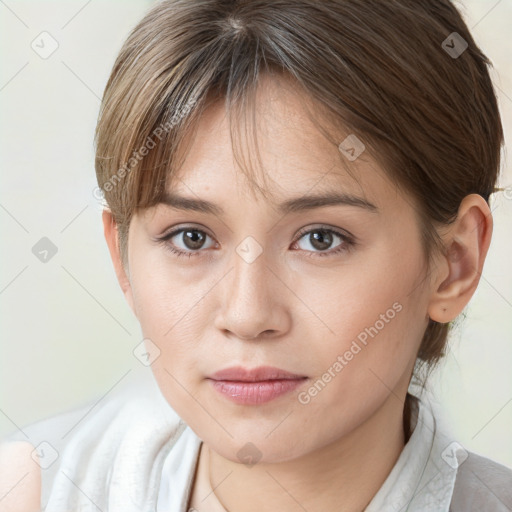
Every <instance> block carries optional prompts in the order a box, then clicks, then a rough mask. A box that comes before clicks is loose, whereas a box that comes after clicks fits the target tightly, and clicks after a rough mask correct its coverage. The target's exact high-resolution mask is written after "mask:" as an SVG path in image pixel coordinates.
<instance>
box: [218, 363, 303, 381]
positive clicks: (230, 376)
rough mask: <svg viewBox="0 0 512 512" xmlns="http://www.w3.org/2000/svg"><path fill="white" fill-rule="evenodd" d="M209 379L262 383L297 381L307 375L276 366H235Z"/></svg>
mask: <svg viewBox="0 0 512 512" xmlns="http://www.w3.org/2000/svg"><path fill="white" fill-rule="evenodd" d="M208 378H209V379H212V380H217V381H236V382H261V381H268V380H297V379H305V378H307V377H306V376H305V375H298V374H296V373H290V372H287V371H286V370H282V369H280V368H276V367H274V366H259V367H257V368H252V369H248V368H244V367H242V366H233V367H231V368H225V369H224V370H220V371H218V372H215V373H214V374H213V375H211V376H210V377H208Z"/></svg>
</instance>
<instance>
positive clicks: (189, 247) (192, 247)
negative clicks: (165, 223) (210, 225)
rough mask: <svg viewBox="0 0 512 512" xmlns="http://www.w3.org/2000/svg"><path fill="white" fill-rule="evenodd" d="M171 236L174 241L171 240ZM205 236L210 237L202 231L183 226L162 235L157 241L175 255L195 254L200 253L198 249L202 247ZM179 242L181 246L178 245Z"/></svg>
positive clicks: (188, 255) (189, 255)
mask: <svg viewBox="0 0 512 512" xmlns="http://www.w3.org/2000/svg"><path fill="white" fill-rule="evenodd" d="M173 238H176V241H173V242H171V240H172V239H173ZM207 238H211V237H210V236H209V235H208V234H207V233H205V232H204V231H202V230H200V229H197V228H193V227H184V228H180V229H177V230H174V231H171V232H170V233H168V234H166V235H164V236H163V237H161V238H159V239H158V241H159V242H161V243H163V244H164V245H165V247H166V248H167V249H169V250H170V251H171V252H172V253H174V254H176V255H177V256H187V257H189V258H190V257H191V256H196V255H198V254H200V249H204V248H205V247H204V243H205V240H206V239H207ZM180 244H181V247H180Z"/></svg>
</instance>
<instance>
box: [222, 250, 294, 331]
mask: <svg viewBox="0 0 512 512" xmlns="http://www.w3.org/2000/svg"><path fill="white" fill-rule="evenodd" d="M230 268H231V271H230V272H229V274H228V275H227V276H226V278H225V279H223V280H222V281H221V283H219V286H220V287H221V293H220V297H221V304H220V305H219V309H218V314H217V317H216V320H215V326H216V328H217V329H219V330H221V331H223V332H224V333H225V334H226V335H230V336H231V337H234V338H239V339H241V340H255V339H258V338H265V339H268V338H269V337H278V336H281V335H283V334H284V333H285V332H287V330H288V329H289V328H290V324H291V317H290V312H289V309H288V306H287V303H286V301H287V297H288V298H289V293H290V292H289V291H288V292H287V287H286V285H285V284H284V283H283V281H282V280H281V278H280V276H278V275H277V274H276V272H275V270H273V269H271V268H270V267H269V266H268V265H267V258H266V256H265V252H263V253H262V254H260V255H259V256H258V257H257V258H256V259H255V260H254V261H252V262H248V261H246V260H244V259H243V258H242V257H240V256H239V255H238V254H237V253H236V252H235V254H234V257H233V259H232V266H231V267H230Z"/></svg>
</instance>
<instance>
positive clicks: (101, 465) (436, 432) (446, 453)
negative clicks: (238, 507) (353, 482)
mask: <svg viewBox="0 0 512 512" xmlns="http://www.w3.org/2000/svg"><path fill="white" fill-rule="evenodd" d="M410 392H411V393H412V394H415V393H414V390H413V389H412V388H410ZM416 396H418V395H416ZM421 400H422V401H421V402H420V407H419V411H418V421H417V423H416V426H415V428H414V431H413V433H412V436H411V438H410V439H409V441H408V443H407V444H406V445H405V447H404V449H403V451H402V453H401V454H400V456H399V458H398V460H397V462H396V464H395V466H394V467H393V469H392V471H391V473H390V474H389V476H388V478H387V479H386V481H385V482H384V484H383V485H382V487H381V489H380V490H379V491H378V493H377V494H376V495H375V496H374V498H373V500H372V501H371V503H370V504H369V505H368V507H367V508H366V511H367V512H376V511H379V512H386V511H390V512H391V511H392V512H397V511H398V510H399V511H400V512H413V511H421V512H425V511H436V512H442V511H446V512H448V511H449V512H468V511H471V512H473V511H475V512H476V511H478V512H481V511H482V510H486V512H490V511H491V512H498V511H499V512H501V511H503V512H506V511H510V510H512V470H510V469H508V468H506V467H505V466H502V465H500V464H498V463H496V462H494V461H492V460H490V459H486V458H484V457H480V456H479V455H476V454H473V453H471V452H466V451H465V450H464V449H463V448H462V447H461V446H460V445H459V444H457V443H455V442H454V441H453V438H452V437H451V436H450V435H449V434H447V433H446V432H447V430H446V429H445V428H444V427H443V426H442V425H441V424H440V423H441V422H440V420H439V415H438V414H437V413H435V412H434V407H433V406H432V404H431V403H430V402H429V400H428V399H427V398H423V397H422V398H421ZM10 440H11V441H20V440H21V441H29V442H31V443H32V444H33V445H34V446H35V447H36V450H37V451H38V453H39V454H40V465H41V468H42V469H41V475H42V497H41V510H43V511H45V512H70V511H71V510H73V511H78V510H80V512H89V511H91V512H97V511H98V509H99V510H102V511H103V512H187V509H186V507H187V505H188V501H189V497H190V495H191V491H192V484H193V479H194V474H195V469H196V465H197V462H198V456H199V453H200V448H201V445H202V441H201V440H200V439H199V438H198V437H197V435H196V434H195V433H194V432H193V431H192V429H191V428H190V427H188V426H187V425H186V424H185V423H184V422H183V421H182V420H181V418H179V416H178V415H177V414H176V413H175V411H174V410H173V409H172V408H171V407H170V406H169V404H168V403H167V401H166V400H165V398H164V397H163V395H162V394H161V392H160V389H159V388H158V385H157V384H156V381H155V380H154V377H153V376H152V374H151V376H150V378H149V379H148V378H146V379H144V380H143V381H140V382H135V383H133V382H132V384H131V385H130V386H129V387H128V386H125V387H124V388H123V389H121V390H119V391H118V392H115V391H114V392H111V393H109V395H108V396H106V397H103V398H100V399H99V400H94V401H91V402H90V403H89V404H86V405H84V406H82V407H80V408H77V409H75V410H73V411H70V412H67V413H61V414H58V415H56V416H53V417H50V418H48V419H46V420H42V421H38V422H36V423H33V424H32V425H28V426H24V427H23V429H22V431H19V432H17V433H15V434H12V435H10V436H8V437H5V438H3V439H1V440H0V441H10ZM466 458H467V459H466ZM201 478H202V481H200V482H202V486H203V488H205V487H206V488H207V487H208V485H209V482H208V481H207V480H208V478H207V476H205V473H204V472H203V473H202V476H201ZM205 479H206V480H205ZM454 483H455V486H454ZM210 488H211V486H210ZM452 497H453V499H452ZM215 499H216V498H215V495H214V493H211V494H210V498H208V502H210V503H212V502H213V500H215ZM217 501H218V500H217ZM450 501H451V504H450ZM206 503H207V501H205V504H206ZM217 505H218V506H221V507H222V505H220V503H217ZM400 507H402V508H400ZM219 510H220V511H222V512H223V509H222V508H220V509H219ZM206 511H207V512H213V509H210V508H205V512H206ZM200 512H203V510H201V511H200Z"/></svg>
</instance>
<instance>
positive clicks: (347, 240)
mask: <svg viewBox="0 0 512 512" xmlns="http://www.w3.org/2000/svg"><path fill="white" fill-rule="evenodd" d="M184 231H197V232H199V233H202V234H204V235H206V236H210V235H208V233H206V232H205V231H203V230H201V229H198V228H194V227H192V226H185V227H183V228H179V229H177V230H175V231H171V232H170V233H167V234H166V235H164V236H162V237H160V238H157V242H158V243H161V244H163V245H164V246H165V248H166V249H168V250H169V251H171V252H172V253H173V254H175V255H176V256H177V257H181V256H186V257H187V258H191V257H192V256H200V255H201V252H203V251H201V250H197V251H182V250H180V249H176V248H175V247H173V246H172V245H171V244H170V243H168V242H169V240H170V239H171V238H173V237H175V236H176V235H179V234H180V233H183V232H184ZM316 231H322V232H327V233H333V234H334V235H336V236H338V237H339V238H341V240H342V243H341V244H340V245H339V246H338V247H337V248H336V249H333V250H331V251H320V252H314V251H306V252H307V253H308V255H307V257H310V258H316V257H321V258H323V257H325V256H335V255H338V254H341V253H344V252H347V251H349V250H350V249H352V248H353V247H354V246H355V245H356V242H355V241H354V239H353V238H352V237H351V236H349V235H347V234H345V233H341V232H340V231H337V230H335V229H332V228H329V227H327V226H325V227H324V226H320V227H316V228H313V229H307V230H302V231H300V232H299V233H298V235H297V238H296V240H295V241H294V242H293V244H295V243H297V242H298V241H299V240H300V239H301V238H302V237H303V236H304V235H307V234H309V233H314V232H316ZM210 238H211V237H210Z"/></svg>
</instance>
